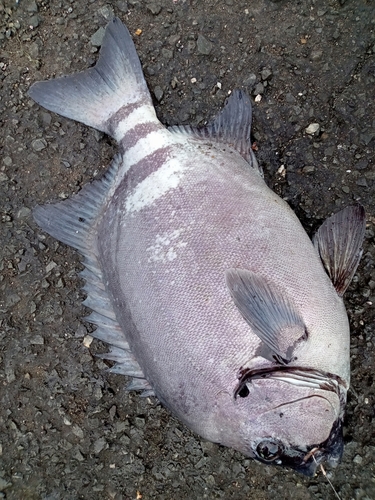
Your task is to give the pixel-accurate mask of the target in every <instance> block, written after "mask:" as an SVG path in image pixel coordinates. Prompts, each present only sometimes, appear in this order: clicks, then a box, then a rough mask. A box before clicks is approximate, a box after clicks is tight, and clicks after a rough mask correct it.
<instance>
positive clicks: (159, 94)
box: [154, 85, 164, 102]
mask: <svg viewBox="0 0 375 500" xmlns="http://www.w3.org/2000/svg"><path fill="white" fill-rule="evenodd" d="M163 95H164V92H163V89H162V88H161V87H159V85H156V87H155V88H154V96H155V98H156V100H157V101H159V102H160V101H161V100H162V98H163Z"/></svg>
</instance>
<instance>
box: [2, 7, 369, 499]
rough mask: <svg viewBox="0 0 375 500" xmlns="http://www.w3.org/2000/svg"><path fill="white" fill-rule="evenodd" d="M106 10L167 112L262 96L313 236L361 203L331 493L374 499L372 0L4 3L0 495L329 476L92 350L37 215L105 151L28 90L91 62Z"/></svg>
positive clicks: (261, 116)
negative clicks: (154, 391)
mask: <svg viewBox="0 0 375 500" xmlns="http://www.w3.org/2000/svg"><path fill="white" fill-rule="evenodd" d="M113 15H118V16H119V17H120V18H121V19H122V20H123V21H124V22H125V23H126V25H127V26H128V27H129V30H130V32H131V33H132V34H133V37H134V39H135V43H136V46H137V50H138V53H139V55H140V58H141V61H142V64H143V67H144V70H145V76H146V79H147V82H148V84H149V87H150V89H151V92H152V94H153V97H154V98H155V99H154V101H155V106H156V109H157V113H158V116H159V117H160V119H161V121H162V122H163V123H165V124H168V125H173V124H188V123H189V124H193V125H201V124H204V123H205V121H206V120H207V119H209V118H210V117H212V116H213V115H214V114H215V112H216V111H217V110H218V109H219V108H220V107H221V106H222V104H223V102H224V100H225V97H226V95H227V94H228V92H229V91H230V90H233V89H234V88H238V87H241V88H245V89H246V90H247V91H248V92H249V93H250V94H251V95H252V96H253V97H254V100H255V102H254V127H253V138H254V142H256V147H257V149H258V151H257V157H258V160H259V162H260V164H261V165H262V167H263V169H264V171H265V176H266V179H267V182H268V183H269V185H270V186H272V187H273V189H274V190H275V191H276V192H277V193H278V194H280V195H281V196H282V197H284V198H285V199H287V200H288V202H289V203H290V205H291V206H292V208H293V209H294V210H295V211H296V213H297V215H298V216H299V217H300V219H301V220H302V222H303V224H304V226H305V228H306V229H307V231H308V232H309V234H312V233H313V232H314V230H315V229H316V228H317V227H318V226H319V225H320V223H321V222H322V220H324V219H325V218H326V217H327V216H329V215H330V214H331V213H332V212H334V211H337V210H338V209H340V208H342V207H344V206H346V205H349V204H351V203H353V202H354V201H360V202H361V203H362V204H363V205H364V206H365V208H366V211H367V216H368V225H367V231H366V240H365V245H364V255H363V259H362V262H361V264H360V267H359V269H358V271H357V274H356V276H355V278H354V280H353V283H352V285H351V286H350V288H349V290H348V292H347V293H346V296H345V299H346V305H347V309H348V314H349V318H350V322H351V328H352V351H351V352H352V390H351V392H350V394H349V402H348V406H347V415H346V422H345V441H346V447H345V453H344V457H343V462H342V464H341V465H340V466H339V467H338V468H337V469H336V470H333V471H329V472H328V475H329V478H330V480H331V481H332V483H333V484H334V486H335V488H336V490H337V491H338V493H339V495H340V497H341V498H342V500H344V499H345V500H346V499H373V498H375V493H374V492H375V474H374V473H375V466H374V462H375V439H374V438H375V424H374V415H375V410H374V404H375V384H374V368H375V361H374V344H375V334H374V301H375V248H374V234H375V233H374V221H375V218H374V213H375V212H374V209H375V206H374V205H375V198H374V191H375V189H374V188H375V168H374V157H375V155H374V149H375V148H374V146H375V90H374V89H375V85H374V84H375V5H374V2H373V1H372V0H367V1H366V0H346V1H345V0H341V1H336V0H308V1H305V2H300V1H288V0H280V1H278V2H271V1H270V0H252V1H251V2H249V1H242V0H237V1H235V0H226V1H223V0H207V1H198V0H190V1H189V0H186V1H184V0H175V1H174V0H151V1H148V2H146V1H140V0H128V1H125V0H118V1H107V2H104V1H101V0H98V1H83V0H76V1H74V0H69V1H68V0H50V1H49V0H20V1H19V2H17V3H16V2H15V1H14V0H12V1H8V0H5V1H4V0H0V127H1V132H0V151H1V155H0V209H1V226H0V227H1V232H0V238H1V240H0V255H1V262H0V273H1V274H0V348H1V350H0V378H1V391H0V398H1V399H0V401H1V404H0V429H1V434H0V498H5V499H44V500H60V499H86V498H87V499H88V498H90V499H114V500H120V499H134V500H135V499H141V498H142V499H143V500H147V499H149V498H158V499H159V498H160V499H166V500H169V499H174V498H178V499H196V498H208V499H213V498H224V499H227V498H228V499H229V498H235V499H237V500H240V499H249V498H256V499H257V500H262V499H278V500H282V499H290V498H293V499H297V500H304V499H323V498H324V499H333V498H335V495H334V493H333V492H332V490H331V488H330V486H329V484H328V482H327V480H326V479H325V478H324V477H323V475H322V474H321V473H319V474H318V475H317V476H316V477H314V478H312V479H308V478H304V477H302V476H299V475H297V474H295V473H293V472H290V471H288V470H281V469H280V470H279V469H277V468H269V467H265V466H262V465H259V464H257V463H255V462H253V461H251V460H248V459H246V458H244V457H243V456H241V455H240V454H239V453H237V452H234V451H233V450H229V449H225V448H222V447H220V446H217V445H214V444H212V443H207V442H204V441H202V440H201V439H200V438H199V437H197V436H195V435H193V434H192V433H190V432H189V431H188V430H187V429H186V428H185V427H184V426H183V425H182V424H180V423H179V422H178V421H176V420H175V419H174V418H173V417H171V416H170V414H169V413H168V412H167V411H166V410H165V409H164V408H162V407H161V406H160V404H158V402H157V400H156V399H155V398H150V399H141V398H139V396H137V394H133V393H130V394H129V393H127V392H125V391H124V386H125V384H126V380H125V379H124V378H122V377H121V376H115V375H110V374H108V373H106V371H105V369H106V368H107V365H106V364H105V363H104V362H103V361H101V360H100V359H99V358H97V357H95V353H96V352H103V351H104V350H105V347H104V346H103V345H101V344H100V343H99V342H96V341H94V342H92V343H91V340H92V339H91V337H90V332H91V331H92V327H91V325H90V324H88V323H86V322H85V320H84V317H85V316H86V315H87V314H88V312H89V311H88V310H85V308H84V307H83V306H82V305H81V302H82V299H83V298H84V294H83V292H82V291H81V290H80V287H81V286H82V282H81V281H80V280H79V278H78V277H77V273H78V271H80V270H81V269H82V265H81V263H80V259H79V257H78V255H77V254H76V253H75V252H74V251H73V250H71V249H70V248H67V247H65V246H64V245H62V244H60V243H58V242H56V241H55V240H53V239H52V238H50V237H49V236H47V235H46V234H44V233H43V232H42V231H41V230H39V229H38V228H37V226H36V225H35V223H34V222H33V220H32V216H31V210H32V208H33V207H34V206H35V205H36V204H37V203H40V204H41V203H44V202H47V201H53V200H58V199H63V198H66V197H67V196H69V195H70V194H71V193H73V192H76V191H78V190H79V189H80V188H81V187H82V185H84V184H85V183H86V182H87V181H89V180H91V179H93V178H94V177H96V176H97V175H101V173H102V172H103V171H104V170H105V168H106V166H107V165H108V164H109V162H110V160H111V158H112V157H113V155H114V153H115V151H116V146H115V144H114V143H112V142H111V141H110V139H109V138H108V137H106V136H104V135H103V134H101V133H99V132H97V131H94V130H92V129H89V128H87V127H85V126H83V125H80V124H77V123H74V122H72V121H69V120H66V119H64V118H62V117H60V116H56V115H53V114H52V113H49V112H47V111H45V110H43V109H41V108H39V107H38V106H37V105H35V104H34V103H33V102H32V101H31V100H30V99H29V98H28V97H27V95H26V92H27V89H28V88H29V86H30V84H31V83H32V82H34V81H36V80H40V79H45V78H49V77H52V76H55V75H61V74H67V73H71V72H73V71H78V70H82V69H85V68H87V67H89V66H90V65H92V64H94V62H95V60H96V58H97V53H98V47H99V46H100V43H101V39H102V36H103V27H104V26H105V24H106V22H107V21H108V20H109V19H111V17H112V16H113Z"/></svg>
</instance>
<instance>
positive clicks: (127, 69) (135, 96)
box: [28, 18, 152, 135]
mask: <svg viewBox="0 0 375 500" xmlns="http://www.w3.org/2000/svg"><path fill="white" fill-rule="evenodd" d="M28 94H29V96H30V97H31V98H32V99H33V100H34V101H36V102H37V103H38V104H40V105H41V106H43V107H44V108H46V109H48V110H50V111H53V112H54V113H58V114H59V115H62V116H66V117H67V118H72V119H73V120H77V121H79V122H82V123H85V124H86V125H89V126H90V127H94V128H96V129H98V130H101V131H102V132H106V133H107V134H109V135H113V128H112V127H111V125H110V118H111V117H113V115H114V114H115V113H116V112H117V111H118V110H119V109H120V108H122V107H124V106H128V105H131V104H134V103H138V104H141V103H145V104H146V103H150V104H152V102H151V97H150V93H149V91H148V88H147V85H146V82H145V79H144V76H143V71H142V67H141V64H140V61H139V58H138V55H137V52H136V50H135V47H134V43H133V40H132V38H131V36H130V33H129V31H128V29H127V28H126V27H125V26H124V25H123V24H122V22H121V21H120V19H118V18H115V19H113V20H112V21H111V22H110V23H109V24H108V25H107V28H106V31H105V35H104V39H103V44H102V47H101V50H100V56H99V59H98V62H97V64H96V66H94V67H93V68H90V69H88V70H86V71H83V72H81V73H77V74H75V75H71V76H64V77H62V78H56V79H54V80H48V81H43V82H37V83H34V85H32V86H31V88H30V89H29V92H28Z"/></svg>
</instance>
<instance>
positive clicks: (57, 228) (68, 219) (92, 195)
mask: <svg viewBox="0 0 375 500" xmlns="http://www.w3.org/2000/svg"><path fill="white" fill-rule="evenodd" d="M121 163H122V158H121V156H117V157H116V158H115V160H114V161H113V163H112V165H111V167H110V168H109V170H108V171H107V173H106V174H105V175H104V176H103V178H102V179H100V180H96V181H94V182H93V183H91V184H88V185H86V186H85V187H84V188H83V189H82V190H81V191H80V192H79V193H77V194H76V195H74V196H72V197H71V198H69V199H67V200H64V201H62V202H59V203H56V204H49V205H44V206H38V207H36V208H35V209H34V212H33V215H34V219H35V221H36V222H37V224H38V225H39V226H40V227H41V228H42V229H43V230H44V231H46V232H47V233H49V234H50V235H51V236H53V237H54V238H56V239H57V240H59V241H61V242H63V243H65V244H67V245H70V246H72V247H74V248H76V249H77V250H78V251H79V252H80V253H81V254H82V255H83V257H84V260H83V264H84V265H85V269H84V270H83V271H82V272H81V273H80V275H81V277H82V278H83V279H84V280H85V285H84V287H83V288H84V290H85V292H86V293H87V298H86V299H85V301H84V302H83V304H84V305H85V306H87V307H89V308H90V309H92V311H93V312H92V313H91V314H90V315H89V316H88V317H87V318H86V320H87V321H89V322H90V323H93V324H94V325H96V326H97V328H96V330H95V331H93V332H92V333H91V335H92V336H93V337H94V338H97V339H99V340H101V341H103V342H106V343H107V344H109V346H110V351H109V353H106V354H101V355H100V357H101V358H103V359H108V360H112V361H115V363H116V364H115V365H114V366H113V367H112V368H111V369H110V371H111V372H112V373H120V374H122V375H127V376H129V377H135V378H136V379H135V380H136V381H137V382H134V383H133V384H130V388H131V389H133V388H134V389H136V388H137V390H142V391H144V393H145V394H147V395H148V394H150V391H152V389H151V386H150V385H149V384H148V382H147V381H146V380H145V377H144V374H143V372H142V369H141V367H140V365H139V364H138V362H137V360H136V359H135V357H134V355H133V354H132V352H131V350H130V346H129V343H128V341H127V338H126V332H124V331H123V330H122V328H121V326H120V325H119V323H118V321H117V319H116V314H115V311H114V309H113V307H112V302H111V298H110V296H109V294H108V292H107V290H106V286H105V284H104V281H103V275H102V271H101V267H100V264H99V261H98V258H97V245H96V225H97V222H98V219H100V217H101V213H102V211H103V210H105V206H106V204H107V198H108V195H109V192H110V190H111V187H112V186H113V184H114V182H115V179H116V174H117V172H118V169H119V166H120V165H121ZM138 388H139V389H138Z"/></svg>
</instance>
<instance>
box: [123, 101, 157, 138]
mask: <svg viewBox="0 0 375 500" xmlns="http://www.w3.org/2000/svg"><path fill="white" fill-rule="evenodd" d="M155 120H156V114H155V109H154V108H153V106H148V105H145V104H144V105H142V106H139V107H138V108H136V109H135V110H134V111H132V112H131V113H130V114H129V115H128V116H127V117H126V118H124V119H123V120H121V121H120V122H119V124H118V125H117V127H116V130H115V134H114V137H115V139H116V140H117V141H118V142H121V140H122V139H123V138H124V136H125V134H127V133H128V132H129V131H130V130H132V129H133V128H134V127H135V126H136V125H139V124H140V123H155Z"/></svg>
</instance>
